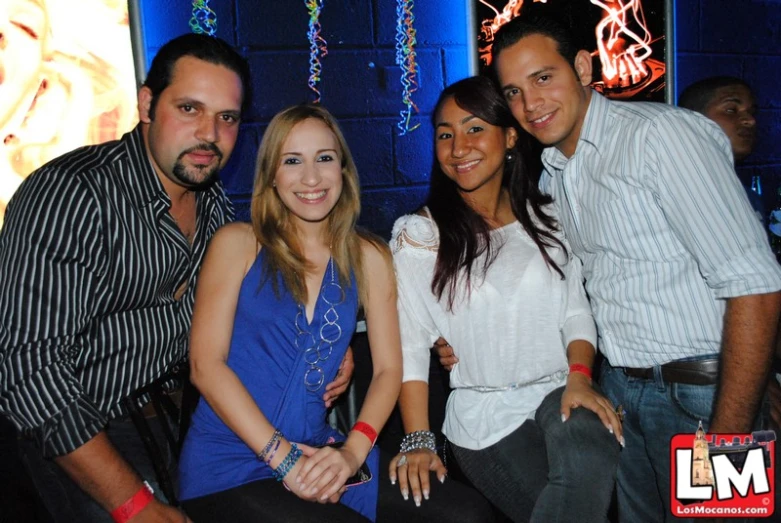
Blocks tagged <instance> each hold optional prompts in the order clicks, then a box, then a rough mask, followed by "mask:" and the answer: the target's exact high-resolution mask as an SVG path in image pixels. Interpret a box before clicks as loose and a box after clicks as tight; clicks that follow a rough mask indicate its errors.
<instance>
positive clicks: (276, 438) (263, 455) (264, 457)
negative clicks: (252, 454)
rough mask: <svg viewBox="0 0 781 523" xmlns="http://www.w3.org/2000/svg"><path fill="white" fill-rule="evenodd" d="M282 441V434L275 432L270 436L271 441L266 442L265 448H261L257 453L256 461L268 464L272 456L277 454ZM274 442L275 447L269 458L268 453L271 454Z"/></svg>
mask: <svg viewBox="0 0 781 523" xmlns="http://www.w3.org/2000/svg"><path fill="white" fill-rule="evenodd" d="M281 441H282V433H281V432H280V431H279V430H275V431H274V434H273V435H272V436H271V439H270V440H268V443H266V446H265V447H263V450H261V451H260V452H259V453H258V459H259V460H260V461H262V462H264V463H266V464H268V462H269V461H271V459H272V458H273V457H274V454H276V453H277V449H278V448H279V443H280V442H281ZM275 442H276V444H277V446H276V448H274V452H273V453H272V454H271V455H270V456H269V455H268V453H269V452H271V448H272V447H273V446H274V443H275Z"/></svg>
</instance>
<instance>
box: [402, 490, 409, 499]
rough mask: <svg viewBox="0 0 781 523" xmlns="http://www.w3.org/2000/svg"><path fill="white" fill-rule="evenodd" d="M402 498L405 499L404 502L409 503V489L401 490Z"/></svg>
mask: <svg viewBox="0 0 781 523" xmlns="http://www.w3.org/2000/svg"><path fill="white" fill-rule="evenodd" d="M401 497H402V498H404V501H409V492H407V489H402V490H401Z"/></svg>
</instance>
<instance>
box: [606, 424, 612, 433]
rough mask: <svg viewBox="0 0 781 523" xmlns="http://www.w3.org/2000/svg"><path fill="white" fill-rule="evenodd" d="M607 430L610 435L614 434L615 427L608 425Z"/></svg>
mask: <svg viewBox="0 0 781 523" xmlns="http://www.w3.org/2000/svg"><path fill="white" fill-rule="evenodd" d="M607 430H609V431H610V433H611V434H612V433H613V426H612V425H608V427H607Z"/></svg>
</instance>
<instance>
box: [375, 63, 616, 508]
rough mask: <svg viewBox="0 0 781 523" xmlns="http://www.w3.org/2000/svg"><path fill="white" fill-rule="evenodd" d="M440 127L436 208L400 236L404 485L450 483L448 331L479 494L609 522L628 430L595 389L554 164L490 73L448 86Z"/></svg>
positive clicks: (456, 425)
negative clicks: (550, 183)
mask: <svg viewBox="0 0 781 523" xmlns="http://www.w3.org/2000/svg"><path fill="white" fill-rule="evenodd" d="M434 125H435V143H436V162H435V165H434V169H433V173H432V178H431V193H430V196H429V200H428V203H427V206H426V207H424V208H423V209H422V210H421V211H420V212H419V213H417V214H414V215H408V216H403V217H402V218H399V220H398V221H397V222H396V224H395V226H394V230H393V240H392V242H391V246H392V249H393V254H394V264H395V267H396V273H397V278H398V291H399V297H398V310H399V321H400V327H401V335H402V336H401V337H402V350H403V363H404V378H403V381H404V383H403V386H402V391H401V397H400V404H401V412H402V418H403V421H404V429H405V432H406V433H407V436H406V437H405V439H404V442H403V443H402V447H401V452H400V453H399V454H398V455H397V456H396V457H395V458H394V460H393V461H392V462H391V470H390V473H391V478H393V479H395V478H396V477H398V480H399V484H400V487H401V490H402V493H403V494H407V493H408V492H409V491H411V492H412V494H413V496H414V497H415V499H416V501H418V500H420V497H421V496H422V497H423V498H426V499H428V496H429V493H430V477H429V476H430V472H429V471H433V472H434V473H435V474H436V475H437V477H438V479H439V480H440V481H442V480H444V476H445V473H446V470H445V467H444V465H443V464H442V462H441V461H440V458H439V457H438V456H437V455H436V452H435V442H434V436H433V433H431V432H430V427H429V419H428V406H427V405H428V403H427V398H428V383H427V378H428V368H429V359H430V348H431V346H432V343H433V342H434V341H435V340H437V339H438V338H440V337H442V338H444V339H446V340H447V341H448V342H449V343H450V344H452V346H453V348H454V350H455V354H456V356H457V357H458V360H459V362H458V363H457V364H456V365H455V366H454V367H453V369H452V372H451V375H450V384H451V386H452V387H453V388H454V389H455V390H454V391H453V393H452V394H451V396H450V398H449V400H448V403H447V410H446V415H445V423H444V426H443V433H444V434H445V435H446V436H447V438H448V440H449V442H450V443H451V445H452V448H453V453H454V455H455V457H456V460H457V462H458V465H459V466H460V468H461V470H462V471H463V472H464V474H465V475H466V476H467V477H468V478H469V479H470V481H471V482H472V483H473V484H474V485H475V486H476V487H477V489H478V490H480V491H481V492H482V493H483V494H484V495H485V496H486V497H487V498H488V499H489V500H490V501H491V502H493V503H494V504H495V505H496V506H497V507H498V508H499V509H500V510H502V511H503V512H504V513H505V514H506V515H507V516H509V517H510V518H511V519H513V520H514V521H529V520H532V521H544V522H553V521H588V522H598V521H604V520H606V518H607V511H608V507H609V505H610V500H611V496H612V491H613V486H614V480H615V469H616V464H617V461H618V454H619V443H622V442H623V438H622V436H621V424H620V421H619V419H618V417H617V416H616V413H615V409H614V407H613V405H611V404H610V402H609V401H608V400H607V399H606V398H605V397H604V396H602V394H601V393H600V392H599V391H598V390H597V389H596V387H595V386H594V385H593V384H592V382H591V366H592V362H593V359H594V354H595V349H594V345H595V343H596V328H595V326H594V321H593V318H592V315H591V310H590V308H589V304H588V301H587V299H586V296H585V292H584V290H583V286H582V277H581V268H580V262H579V261H578V260H577V259H576V258H575V257H574V256H568V255H567V251H566V248H565V245H564V244H563V242H562V238H561V236H560V234H559V232H558V229H557V227H556V222H555V219H554V217H553V216H552V214H551V213H552V208H551V207H550V206H549V205H548V204H549V203H550V199H549V198H548V197H546V196H544V195H542V194H541V193H540V192H539V190H538V189H537V180H538V179H539V172H540V169H541V167H540V164H539V155H537V154H535V152H536V151H535V148H534V147H533V146H532V143H531V139H530V138H529V137H528V135H527V134H525V133H523V131H521V130H520V129H519V128H518V127H517V124H516V122H515V121H514V119H513V117H512V114H511V113H510V110H509V108H508V107H507V105H506V103H505V101H504V99H503V98H502V97H501V95H500V94H499V93H498V92H497V90H496V89H495V87H494V86H493V84H492V83H491V81H490V80H488V79H487V78H483V77H473V78H468V79H466V80H462V81H460V82H458V83H456V84H454V85H452V86H450V87H448V88H447V89H445V91H444V92H443V93H442V95H441V96H440V99H439V102H438V104H437V107H436V110H435V114H434ZM575 407H580V408H575ZM611 434H612V435H611Z"/></svg>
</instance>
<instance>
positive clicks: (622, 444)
mask: <svg viewBox="0 0 781 523" xmlns="http://www.w3.org/2000/svg"><path fill="white" fill-rule="evenodd" d="M618 442H619V443H620V444H621V446H622V447H626V440H624V436H621V437H620V438H618Z"/></svg>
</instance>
